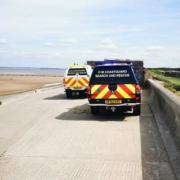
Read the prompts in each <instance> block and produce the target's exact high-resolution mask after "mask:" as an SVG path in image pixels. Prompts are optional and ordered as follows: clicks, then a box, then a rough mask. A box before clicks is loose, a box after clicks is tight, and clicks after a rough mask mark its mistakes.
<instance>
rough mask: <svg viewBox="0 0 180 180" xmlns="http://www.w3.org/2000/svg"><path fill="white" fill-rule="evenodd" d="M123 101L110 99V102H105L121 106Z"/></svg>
mask: <svg viewBox="0 0 180 180" xmlns="http://www.w3.org/2000/svg"><path fill="white" fill-rule="evenodd" d="M121 103H122V101H121V100H117V99H109V100H105V104H121Z"/></svg>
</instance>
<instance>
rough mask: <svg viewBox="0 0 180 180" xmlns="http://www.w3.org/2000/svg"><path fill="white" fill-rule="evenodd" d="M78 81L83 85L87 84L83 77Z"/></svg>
mask: <svg viewBox="0 0 180 180" xmlns="http://www.w3.org/2000/svg"><path fill="white" fill-rule="evenodd" d="M79 81H80V82H81V83H82V85H83V86H88V83H87V82H86V81H85V80H84V79H83V78H81V79H80V80H79Z"/></svg>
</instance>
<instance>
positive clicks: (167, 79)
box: [149, 69, 180, 95]
mask: <svg viewBox="0 0 180 180" xmlns="http://www.w3.org/2000/svg"><path fill="white" fill-rule="evenodd" d="M149 71H150V74H151V75H152V77H153V78H154V79H157V80H159V81H163V82H164V87H166V88H167V89H169V90H170V91H172V92H173V93H176V94H177V95H180V77H171V76H165V75H164V73H163V71H162V70H160V69H151V70H149Z"/></svg>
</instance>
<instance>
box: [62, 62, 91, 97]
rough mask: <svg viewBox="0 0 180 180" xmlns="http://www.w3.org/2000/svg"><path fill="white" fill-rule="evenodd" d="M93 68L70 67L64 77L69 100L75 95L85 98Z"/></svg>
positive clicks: (86, 66)
mask: <svg viewBox="0 0 180 180" xmlns="http://www.w3.org/2000/svg"><path fill="white" fill-rule="evenodd" d="M91 73H92V68H91V66H89V65H70V66H69V67H68V68H67V69H66V71H65V75H64V88H65V92H66V96H67V98H71V97H72V95H73V94H76V95H82V96H85V95H86V93H87V88H88V85H89V78H90V76H91Z"/></svg>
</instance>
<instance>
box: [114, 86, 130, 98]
mask: <svg viewBox="0 0 180 180" xmlns="http://www.w3.org/2000/svg"><path fill="white" fill-rule="evenodd" d="M117 91H118V93H119V94H121V96H122V97H123V98H128V99H129V98H131V96H130V95H129V94H128V93H127V92H126V91H125V90H124V89H123V88H122V86H121V85H118V88H117Z"/></svg>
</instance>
